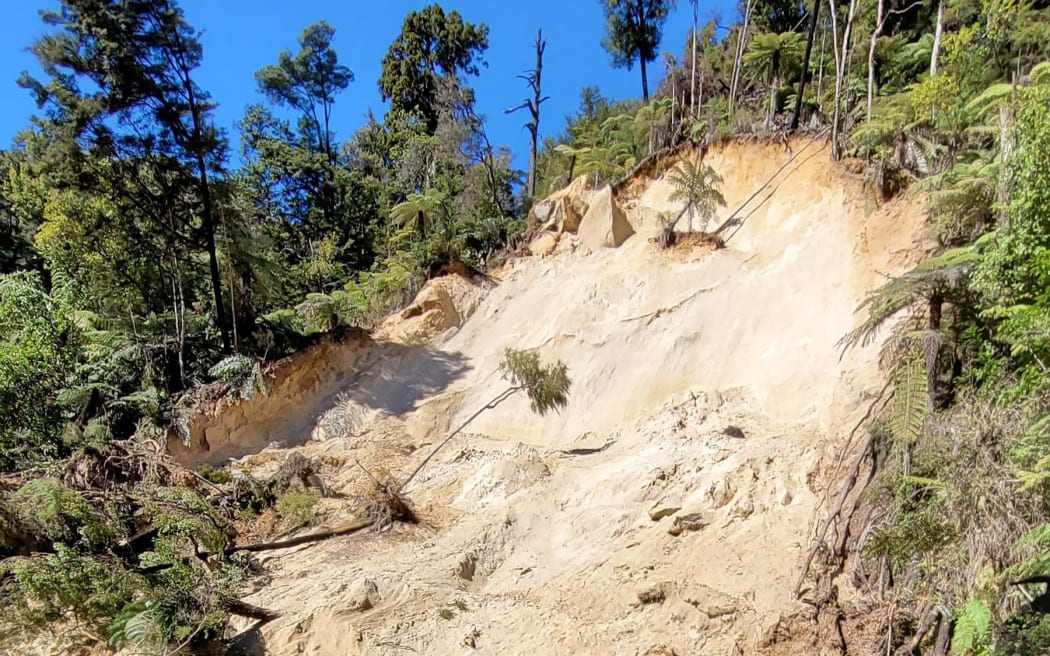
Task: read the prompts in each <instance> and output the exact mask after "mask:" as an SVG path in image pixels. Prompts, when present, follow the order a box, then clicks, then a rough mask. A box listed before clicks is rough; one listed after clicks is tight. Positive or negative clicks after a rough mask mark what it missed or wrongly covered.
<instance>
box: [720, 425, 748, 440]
mask: <svg viewBox="0 0 1050 656" xmlns="http://www.w3.org/2000/svg"><path fill="white" fill-rule="evenodd" d="M722 434H723V435H727V436H729V437H735V438H736V439H738V440H742V439H744V437H745V435H744V431H743V430H742V429H741V428H740V427H738V426H726V427H725V429H723V430H722Z"/></svg>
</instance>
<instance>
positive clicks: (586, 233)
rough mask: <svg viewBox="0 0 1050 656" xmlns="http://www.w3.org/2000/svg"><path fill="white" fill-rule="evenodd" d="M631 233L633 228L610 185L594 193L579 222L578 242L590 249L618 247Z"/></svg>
mask: <svg viewBox="0 0 1050 656" xmlns="http://www.w3.org/2000/svg"><path fill="white" fill-rule="evenodd" d="M633 234H634V228H633V227H631V223H630V221H628V220H627V214H626V213H625V212H624V211H623V208H622V207H620V204H619V203H618V202H616V197H615V196H614V195H613V190H612V187H610V186H606V187H604V188H602V189H600V190H599V191H598V192H597V193H595V194H594V196H593V197H592V198H591V203H590V205H589V206H588V207H587V213H586V214H584V215H583V220H582V221H581V222H580V228H579V236H580V244H582V245H583V247H584V248H586V249H588V250H590V251H596V250H598V249H600V248H618V247H619V246H620V245H621V244H623V243H624V242H625V241H627V238H628V237H630V236H631V235H633Z"/></svg>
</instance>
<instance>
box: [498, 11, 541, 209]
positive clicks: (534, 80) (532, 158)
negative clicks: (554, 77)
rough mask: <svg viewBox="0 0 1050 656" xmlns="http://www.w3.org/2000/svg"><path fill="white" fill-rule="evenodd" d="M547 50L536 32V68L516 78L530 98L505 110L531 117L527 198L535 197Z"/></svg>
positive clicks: (539, 33)
mask: <svg viewBox="0 0 1050 656" xmlns="http://www.w3.org/2000/svg"><path fill="white" fill-rule="evenodd" d="M546 49H547V40H546V39H544V38H543V30H538V31H537V32H536V68H534V69H532V70H531V71H527V72H526V73H525V74H524V75H519V76H518V77H520V78H522V79H523V80H525V82H526V83H527V84H528V85H529V88H530V89H531V90H532V98H526V99H525V102H523V103H522V104H520V105H518V106H517V107H512V108H511V109H508V110H506V113H508V114H510V113H512V112H516V111H518V110H519V109H528V110H529V115H530V116H531V117H532V120H530V121H529V122H528V123H526V124H525V127H526V128H528V130H529V137H530V140H529V197H530V198H535V197H536V149H537V145H538V142H539V136H540V105H541V104H542V103H543V101H545V100H547V97H546V96H544V95H543V91H542V81H543V52H544V51H545V50H546Z"/></svg>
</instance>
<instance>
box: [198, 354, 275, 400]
mask: <svg viewBox="0 0 1050 656" xmlns="http://www.w3.org/2000/svg"><path fill="white" fill-rule="evenodd" d="M208 374H209V375H211V376H212V377H213V378H218V379H219V380H221V381H223V382H224V383H226V384H227V385H229V387H230V395H231V396H232V397H233V398H234V399H236V400H243V399H250V398H252V397H253V396H255V394H256V392H264V391H266V383H265V381H264V380H263V375H262V367H261V365H260V364H259V361H258V360H256V359H255V358H249V357H247V356H244V355H231V356H229V357H226V358H223V359H222V360H220V361H219V362H218V363H217V364H216V365H215V366H213V367H212V368H211V369H209V370H208Z"/></svg>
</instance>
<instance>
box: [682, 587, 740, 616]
mask: <svg viewBox="0 0 1050 656" xmlns="http://www.w3.org/2000/svg"><path fill="white" fill-rule="evenodd" d="M682 600H683V601H685V603H687V604H689V605H690V606H692V607H693V608H696V609H697V610H698V611H700V612H701V613H703V614H704V615H706V616H707V617H708V619H712V620H713V619H718V618H720V617H725V618H728V617H729V616H731V615H734V614H736V613H737V612H738V611H739V608H738V601H737V600H736V599H734V598H733V597H730V596H729V595H727V594H725V593H724V592H721V591H720V590H717V589H715V588H711V587H709V586H706V585H694V586H691V587H690V588H689V589H687V590H685V591H684V592H683V594H682Z"/></svg>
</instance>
